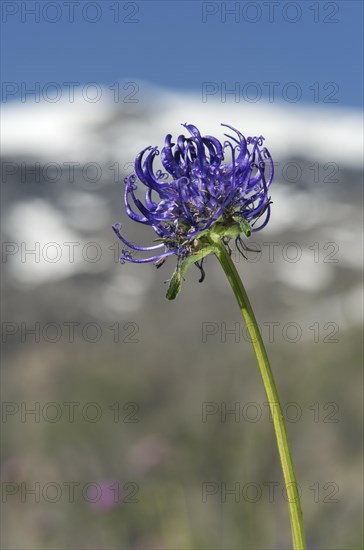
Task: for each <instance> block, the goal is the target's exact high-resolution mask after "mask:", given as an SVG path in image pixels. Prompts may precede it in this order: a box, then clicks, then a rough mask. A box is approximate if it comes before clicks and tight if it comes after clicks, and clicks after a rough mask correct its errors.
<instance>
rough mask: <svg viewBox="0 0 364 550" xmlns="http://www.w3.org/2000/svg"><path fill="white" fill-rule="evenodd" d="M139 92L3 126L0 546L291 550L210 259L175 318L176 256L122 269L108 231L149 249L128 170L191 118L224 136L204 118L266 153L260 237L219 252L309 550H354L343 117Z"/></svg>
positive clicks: (262, 428)
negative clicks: (274, 416) (269, 165)
mask: <svg viewBox="0 0 364 550" xmlns="http://www.w3.org/2000/svg"><path fill="white" fill-rule="evenodd" d="M138 90H139V91H140V94H141V95H140V101H139V102H138V103H136V104H128V103H121V104H118V105H117V104H115V102H113V101H112V100H110V98H108V99H103V101H102V102H99V103H98V104H97V105H95V104H90V102H87V101H85V100H84V97H82V96H80V97H77V100H76V102H75V103H74V104H72V105H70V104H69V103H67V102H64V103H63V102H61V103H59V104H58V105H57V108H56V107H55V106H54V105H51V106H49V105H47V104H44V103H40V104H39V105H31V106H29V104H20V103H13V104H11V105H7V106H6V107H5V108H4V110H3V124H4V130H5V131H6V135H7V136H8V137H7V138H4V146H3V159H2V165H3V178H2V197H3V200H2V219H3V250H2V253H3V259H2V261H3V263H2V268H3V309H2V341H3V352H2V353H3V366H2V392H3V394H2V454H1V478H2V479H1V480H2V547H3V548H4V549H20V548H21V549H60V548H73V549H103V550H104V549H105V550H106V549H110V550H116V549H133V550H137V549H138V550H152V549H153V550H154V549H161V550H170V549H175V550H181V549H186V550H187V549H191V550H192V549H247V550H248V549H249V550H252V549H268V548H269V549H273V548H274V549H289V548H291V542H290V525H289V516H288V504H287V497H286V493H285V488H284V485H283V480H282V474H281V468H280V464H279V459H278V453H277V449H276V443H275V438H274V431H273V425H272V422H271V419H270V416H269V412H268V407H267V403H266V396H265V394H264V391H263V387H262V382H261V379H260V374H259V370H258V367H257V364H256V361H255V358H254V355H253V351H252V346H251V344H250V342H249V339H248V337H247V333H246V329H245V327H244V324H243V321H242V319H241V318H240V314H239V310H238V307H237V305H236V304H235V301H234V298H233V296H232V293H231V290H230V288H229V286H228V283H227V281H226V279H225V277H224V275H223V272H222V270H221V268H220V266H219V265H218V263H217V261H216V260H215V259H214V258H213V257H208V259H207V262H206V266H205V269H206V279H205V281H204V282H203V284H199V283H198V278H199V272H198V270H197V269H190V271H189V272H188V274H187V276H186V281H185V283H184V285H183V287H182V292H181V294H180V296H179V297H178V299H177V300H176V301H175V302H167V301H166V300H165V297H164V296H165V292H166V288H167V285H166V284H165V281H166V280H167V279H169V278H170V276H171V274H172V272H173V269H174V266H175V259H174V258H169V259H168V261H167V262H166V264H165V265H164V266H162V267H161V268H160V269H159V270H157V269H156V268H155V267H154V266H153V265H151V264H150V265H144V266H142V265H139V266H135V265H132V264H125V265H120V264H119V263H118V257H119V255H120V252H121V247H120V244H121V243H118V242H117V241H116V238H115V236H114V234H113V232H112V230H111V225H112V223H114V222H116V221H119V222H121V224H122V225H123V228H124V234H125V235H126V236H127V238H129V239H130V240H132V241H133V242H136V243H141V244H142V245H143V244H145V245H148V244H149V243H151V241H152V239H153V238H154V235H153V234H152V232H151V231H150V230H148V229H146V228H144V227H140V226H139V225H138V224H135V223H131V222H130V220H128V219H127V216H126V215H125V213H124V210H123V198H122V191H123V184H122V180H123V178H124V177H125V175H127V174H128V173H130V171H131V170H132V164H130V163H131V162H133V159H134V157H135V155H136V154H137V153H138V152H139V151H140V150H141V149H142V148H144V147H145V146H147V145H149V144H151V145H158V144H159V145H160V146H161V145H162V143H163V139H164V136H165V134H167V133H169V132H171V133H173V135H174V136H176V135H177V134H178V133H179V132H180V130H181V129H182V128H181V127H180V126H179V123H180V122H185V120H186V118H187V117H188V121H189V122H193V123H194V124H196V125H197V126H198V127H199V128H200V130H201V132H202V133H203V134H212V135H217V136H219V137H220V138H221V139H223V132H222V129H221V128H220V126H219V123H220V122H226V123H230V124H233V125H235V126H237V127H238V128H239V129H240V130H241V131H242V132H243V133H244V134H245V135H255V134H263V135H265V137H266V142H265V145H266V146H267V147H268V148H269V150H270V152H271V154H272V157H273V159H274V161H275V163H276V179H275V181H274V184H273V185H272V191H271V194H272V200H273V205H272V220H271V222H270V224H269V225H268V226H267V227H266V228H265V229H264V230H263V231H262V232H261V233H258V234H255V235H253V236H252V237H251V238H250V239H249V240H248V239H247V242H246V244H247V245H248V246H250V247H251V248H252V249H255V250H256V252H250V253H248V254H247V256H248V257H247V259H244V258H243V257H242V256H240V255H239V254H238V253H237V251H236V250H235V248H234V246H233V244H232V248H233V256H234V259H235V261H236V263H237V268H238V270H239V273H240V274H241V276H242V279H243V281H244V282H245V284H246V288H247V291H248V294H249V296H250V298H251V301H252V304H253V307H254V309H255V312H256V315H257V318H258V321H259V323H260V327H261V330H262V334H263V338H264V340H265V343H266V345H267V350H268V355H269V357H270V360H271V364H272V368H273V371H274V374H275V377H276V381H277V385H278V389H279V392H280V396H281V401H282V405H283V410H284V414H285V417H286V421H287V429H288V434H289V439H290V442H291V446H292V453H293V458H294V463H295V467H296V473H297V477H298V480H299V485H300V491H301V495H302V507H303V515H304V523H305V529H306V536H307V542H308V547H309V548H310V549H320V550H334V549H337V550H339V549H340V550H342V549H346V550H348V549H353V550H354V549H358V550H359V549H360V548H362V526H363V523H362V454H361V450H362V441H361V434H362V412H363V411H362V368H361V364H362V296H361V284H362V276H361V269H362V255H361V254H362V253H361V250H362V237H361V234H360V231H359V228H360V224H361V221H362V211H361V204H360V203H361V194H362V189H361V181H362V167H361V165H360V155H361V137H360V117H359V115H358V113H357V112H356V111H355V110H339V109H338V110H337V111H330V110H328V111H321V110H320V109H319V108H318V107H317V108H308V107H306V108H302V107H301V108H298V107H295V108H291V109H289V108H288V107H287V106H283V107H282V106H279V105H278V106H277V105H274V106H272V105H268V104H262V103H260V104H257V105H255V106H254V107H253V106H242V105H238V104H236V103H230V104H222V103H221V102H218V101H215V102H208V103H205V104H201V101H200V100H199V98H197V97H195V96H194V95H193V94H190V95H183V94H182V93H181V94H175V93H173V94H172V93H169V92H167V91H166V90H158V89H155V88H152V87H148V86H147V85H146V84H145V83H142V82H140V83H138ZM142 93H144V95H142ZM105 96H106V93H105ZM333 113H334V115H335V116H334V115H333ZM292 126H295V127H301V128H302V131H301V132H300V134H299V135H298V136H297V134H294V133H293V132H292V130H291V128H292ZM338 133H339V134H340V135H341V140H340V142H339V141H338V140H337V134H338Z"/></svg>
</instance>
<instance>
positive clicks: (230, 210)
mask: <svg viewBox="0 0 364 550" xmlns="http://www.w3.org/2000/svg"><path fill="white" fill-rule="evenodd" d="M183 126H184V127H185V128H186V130H187V131H188V132H189V136H187V137H185V136H184V135H180V136H178V138H177V142H176V144H174V143H172V136H171V134H168V135H167V136H166V139H165V143H164V147H163V149H162V151H161V162H162V165H163V167H164V170H165V171H163V170H160V169H159V170H155V169H154V168H153V162H154V160H155V157H156V156H158V155H159V150H158V148H157V147H147V148H146V149H144V150H143V151H141V153H139V155H138V156H137V157H136V160H135V173H133V174H131V175H130V176H128V177H127V178H125V180H124V181H125V208H126V212H127V214H128V216H129V217H130V218H131V219H132V220H134V221H136V222H138V223H141V224H144V225H150V226H151V227H152V228H153V229H154V231H155V233H156V235H157V239H156V241H157V244H156V245H154V246H149V247H141V246H136V245H134V244H133V243H131V242H128V241H127V240H126V239H125V238H124V237H123V236H122V234H121V225H120V224H114V226H113V229H114V231H115V233H116V235H117V236H118V238H119V239H120V240H121V241H122V242H123V243H124V245H126V247H127V248H126V249H124V250H123V251H122V255H121V258H120V261H121V262H122V263H124V262H125V261H128V262H133V263H146V262H156V265H157V266H158V267H159V266H160V265H161V264H162V263H163V262H164V260H165V259H166V258H167V257H168V256H172V255H174V254H175V255H176V256H177V257H178V266H177V267H181V265H182V264H183V262H185V263H186V261H188V266H189V265H191V263H195V264H196V265H197V266H198V267H199V268H200V269H201V272H202V274H204V272H203V269H202V261H203V258H204V257H205V256H206V255H207V254H209V253H210V252H211V251H212V250H211V249H209V247H208V242H207V241H206V237H207V235H208V232H209V231H212V232H214V233H215V234H217V235H219V236H220V237H221V239H223V241H224V243H225V244H227V243H228V242H229V240H230V239H231V238H232V237H235V239H238V240H239V242H241V241H240V234H241V233H242V232H244V233H245V235H246V236H249V235H250V234H251V232H253V231H258V230H260V229H262V228H263V227H264V226H265V225H266V224H267V223H268V220H269V217H270V197H269V195H268V193H269V186H270V184H271V182H272V179H273V173H274V170H273V161H272V158H271V156H270V154H269V152H268V150H267V149H266V148H265V147H263V140H264V138H263V137H262V136H260V137H248V138H247V139H245V137H244V136H243V135H242V134H241V133H240V132H239V131H238V130H236V129H235V128H233V127H232V126H228V125H227V124H223V125H222V126H225V127H227V128H230V129H231V130H232V131H233V132H234V133H235V135H229V134H225V135H226V137H227V138H228V140H226V141H225V142H224V143H223V144H222V143H221V142H220V141H219V140H218V139H217V138H215V137H212V136H203V137H202V136H201V134H200V132H199V130H198V129H197V128H196V127H195V126H193V125H192V124H183ZM227 157H228V158H227ZM138 182H141V183H142V184H143V185H144V186H145V187H146V193H145V200H144V202H142V201H141V200H140V198H138V197H137V195H136V190H137V189H138V185H137V183H138ZM258 220H259V223H257V222H258ZM134 251H142V252H147V251H148V252H152V255H151V256H149V257H147V258H143V259H140V258H136V257H134ZM188 266H187V267H188ZM187 267H186V269H187ZM202 279H203V277H202Z"/></svg>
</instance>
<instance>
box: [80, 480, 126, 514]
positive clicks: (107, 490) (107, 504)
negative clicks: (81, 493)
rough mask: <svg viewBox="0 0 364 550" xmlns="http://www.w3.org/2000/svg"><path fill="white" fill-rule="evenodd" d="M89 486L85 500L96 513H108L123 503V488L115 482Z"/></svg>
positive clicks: (106, 481) (108, 481)
mask: <svg viewBox="0 0 364 550" xmlns="http://www.w3.org/2000/svg"><path fill="white" fill-rule="evenodd" d="M93 485H94V486H90V487H89V489H88V491H87V495H86V496H85V500H87V502H88V503H89V505H90V507H91V508H92V509H93V510H95V511H97V512H108V511H110V510H113V509H114V508H117V507H118V506H120V504H122V502H123V486H122V484H121V483H120V482H119V481H117V480H115V479H110V480H103V481H101V482H99V483H95V484H93Z"/></svg>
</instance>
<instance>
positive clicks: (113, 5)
mask: <svg viewBox="0 0 364 550" xmlns="http://www.w3.org/2000/svg"><path fill="white" fill-rule="evenodd" d="M1 4H2V31H3V37H2V45H3V48H2V81H3V94H2V100H3V101H4V100H6V101H10V100H12V99H18V98H19V93H16V87H17V86H19V90H20V88H21V86H20V85H21V84H23V86H25V87H28V86H29V88H31V87H32V85H33V86H34V83H35V82H39V83H40V86H41V87H42V86H43V85H44V84H47V83H49V82H56V83H57V84H59V85H60V86H62V85H63V83H64V82H80V83H81V84H82V83H87V82H96V83H99V84H105V85H110V84H112V83H114V82H115V81H117V80H119V79H141V80H143V81H147V82H151V83H152V84H156V85H160V86H163V87H167V88H172V89H176V90H194V91H196V92H197V93H201V90H202V86H203V83H204V82H210V83H214V89H215V91H216V94H217V95H219V94H220V93H221V90H223V89H224V87H225V88H226V89H232V88H234V86H237V89H238V91H239V93H240V92H241V93H243V94H244V93H246V94H248V95H249V97H254V94H256V93H259V90H260V91H261V92H262V93H263V95H265V96H266V95H267V94H268V93H269V85H268V84H267V83H273V82H274V83H275V84H274V85H273V84H271V85H270V86H273V88H274V98H275V99H277V98H278V99H279V98H282V97H283V99H284V100H285V101H287V98H288V100H289V99H292V100H293V98H294V97H295V94H296V93H299V91H301V93H302V97H301V99H300V101H305V102H308V103H315V102H316V103H320V104H325V103H328V102H329V103H330V102H332V101H335V102H336V103H338V104H340V105H343V106H360V105H361V104H362V96H363V71H362V68H361V67H362V65H363V53H362V52H363V30H362V23H363V5H362V2H361V1H355V0H354V1H350V0H345V1H339V2H325V1H322V0H321V1H320V2H314V1H310V0H303V1H301V2H285V1H284V2H277V1H276V2H274V1H267V2H265V1H260V2H245V1H243V2H198V1H196V2H195V1H188V0H187V1H184V2H180V1H140V0H138V2H120V1H118V0H114V1H108V0H101V1H99V2H88V1H85V0H79V1H78V2H75V3H74V5H73V8H72V9H73V10H74V14H73V16H72V13H71V2H65V1H64V2H63V1H62V0H58V6H59V7H58V9H56V7H55V6H54V4H55V2H47V1H38V2H33V1H31V0H28V1H27V2H14V1H11V2H10V1H9V2H7V1H6V0H3V1H2V3H1ZM34 10H35V11H36V14H35V15H34V13H31V11H34ZM226 10H228V11H229V10H230V11H232V10H236V11H235V12H234V13H225V11H226ZM37 18H38V20H36V19H37ZM72 19H73V21H72ZM92 21H94V22H92ZM292 82H293V83H295V84H294V85H290V84H289V83H292ZM4 83H5V90H6V91H7V95H5V96H4ZM6 83H15V84H14V86H13V87H12V86H11V85H10V88H9V87H8V88H6ZM236 83H237V84H236ZM248 83H253V84H252V85H251V87H250V88H249V86H248V87H246V85H247V84H248ZM273 88H272V87H271V90H272V89H273ZM9 90H10V91H11V93H8V92H9ZM13 91H14V92H15V93H13ZM324 100H325V101H324ZM331 106H332V105H331Z"/></svg>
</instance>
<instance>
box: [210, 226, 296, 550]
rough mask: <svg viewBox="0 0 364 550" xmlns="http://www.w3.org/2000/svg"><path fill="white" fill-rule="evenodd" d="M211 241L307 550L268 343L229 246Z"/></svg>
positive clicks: (214, 237) (215, 238)
mask: <svg viewBox="0 0 364 550" xmlns="http://www.w3.org/2000/svg"><path fill="white" fill-rule="evenodd" d="M209 240H210V242H211V244H214V245H215V255H216V257H217V259H218V260H219V262H220V264H221V266H222V268H223V270H224V271H225V274H226V276H227V278H228V280H229V283H230V285H231V288H232V289H233V291H234V294H235V297H236V299H237V301H238V304H239V306H240V309H241V312H242V314H243V317H244V320H245V323H246V325H247V329H248V332H249V335H250V339H251V341H252V344H253V348H254V351H255V355H256V357H257V361H258V365H259V369H260V373H261V375H262V379H263V384H264V389H265V391H266V394H267V397H268V401H269V407H270V410H271V414H272V418H273V424H274V430H275V434H276V439H277V445H278V451H279V456H280V459H281V465H282V471H283V477H284V482H285V486H286V491H287V498H288V504H289V512H290V520H291V529H292V539H293V547H294V549H295V550H305V548H306V546H305V538H304V532H303V523H302V511H301V504H300V497H299V493H298V485H297V481H296V476H295V473H294V469H293V463H292V457H291V452H290V448H289V444H288V438H287V431H286V426H285V424H284V419H283V413H282V408H281V405H280V402H279V397H278V392H277V388H276V385H275V382H274V378H273V373H272V370H271V368H270V365H269V361H268V356H267V352H266V350H265V347H264V343H263V340H262V337H261V334H260V331H259V327H258V324H257V321H256V318H255V315H254V312H253V309H252V307H251V305H250V302H249V299H248V296H247V294H246V292H245V288H244V286H243V283H242V281H241V279H240V277H239V274H238V272H237V270H236V268H235V265H234V263H233V262H232V260H231V258H230V256H229V254H228V252H227V250H226V248H225V246H224V245H223V243H222V242H221V239H220V237H218V236H217V235H213V234H210V238H209Z"/></svg>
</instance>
